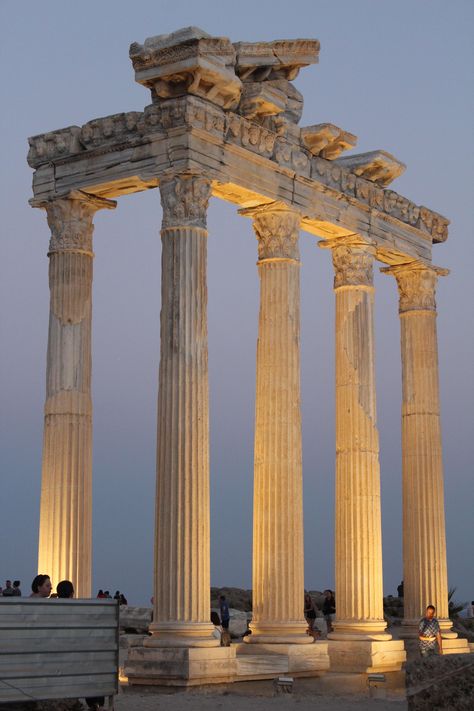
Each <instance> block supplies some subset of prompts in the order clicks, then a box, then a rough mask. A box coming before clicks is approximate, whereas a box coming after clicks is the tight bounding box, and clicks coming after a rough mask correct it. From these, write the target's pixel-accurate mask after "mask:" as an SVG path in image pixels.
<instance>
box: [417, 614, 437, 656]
mask: <svg viewBox="0 0 474 711" xmlns="http://www.w3.org/2000/svg"><path fill="white" fill-rule="evenodd" d="M435 612H436V608H435V607H434V606H433V605H428V607H427V608H426V612H425V616H424V617H422V618H421V620H420V624H419V626H418V640H419V648H420V654H421V656H422V657H429V656H431V655H432V654H436V651H438V654H442V653H443V643H442V640H441V630H440V627H439V622H438V620H437V619H436V617H435ZM436 647H438V650H436Z"/></svg>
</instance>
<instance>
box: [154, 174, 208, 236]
mask: <svg viewBox="0 0 474 711" xmlns="http://www.w3.org/2000/svg"><path fill="white" fill-rule="evenodd" d="M160 194H161V205H162V207H163V222H162V227H163V229H167V228H173V227H202V228H203V229H206V224H207V223H206V218H207V206H208V203H209V198H210V197H211V183H210V181H209V180H207V178H204V177H203V176H202V175H175V176H170V177H166V178H163V179H162V180H161V182H160Z"/></svg>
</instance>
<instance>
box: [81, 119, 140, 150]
mask: <svg viewBox="0 0 474 711" xmlns="http://www.w3.org/2000/svg"><path fill="white" fill-rule="evenodd" d="M142 118H143V113H142V112H141V111H128V112H127V113H122V114H112V116H105V117H104V118H98V119H94V120H93V121H89V122H88V123H86V124H84V126H82V128H81V132H80V141H81V143H82V145H83V146H84V147H85V148H89V147H90V148H95V147H96V146H103V145H104V144H107V143H118V142H120V141H129V140H130V139H132V138H133V137H137V138H139V136H140V124H141V121H142Z"/></svg>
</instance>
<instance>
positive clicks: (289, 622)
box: [241, 204, 313, 644]
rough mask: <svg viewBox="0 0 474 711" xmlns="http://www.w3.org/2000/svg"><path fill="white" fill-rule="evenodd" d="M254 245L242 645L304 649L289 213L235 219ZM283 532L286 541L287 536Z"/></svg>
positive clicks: (251, 212) (259, 212)
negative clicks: (243, 222)
mask: <svg viewBox="0 0 474 711" xmlns="http://www.w3.org/2000/svg"><path fill="white" fill-rule="evenodd" d="M241 214H243V215H246V216H249V217H253V226H254V230H255V234H256V236H257V239H258V271H259V276H260V315H259V329H258V343H257V392H256V405H255V454H254V457H255V463H254V498H253V506H254V517H253V582H252V610H253V614H252V623H251V625H250V628H251V630H252V634H251V635H250V636H249V637H247V638H246V641H247V642H248V643H250V644H257V643H266V642H275V643H292V642H293V643H299V644H308V643H310V642H312V641H313V639H312V637H308V635H307V634H306V628H307V623H306V621H305V619H304V617H303V608H302V605H301V601H302V599H303V597H304V560H303V548H304V545H303V481H302V461H301V412H300V262H299V246H298V239H299V224H300V217H299V215H298V213H297V212H294V211H291V210H288V208H286V207H285V206H284V205H283V206H282V205H278V204H276V205H268V206H265V207H261V208H255V209H251V208H250V209H248V210H243V211H241ZM290 532H291V533H290Z"/></svg>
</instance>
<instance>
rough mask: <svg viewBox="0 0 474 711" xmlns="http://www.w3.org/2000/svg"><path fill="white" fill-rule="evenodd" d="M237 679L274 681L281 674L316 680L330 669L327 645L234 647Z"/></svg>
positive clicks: (316, 643) (253, 645)
mask: <svg viewBox="0 0 474 711" xmlns="http://www.w3.org/2000/svg"><path fill="white" fill-rule="evenodd" d="M235 648H236V650H237V679H236V681H248V680H252V679H274V678H275V677H277V676H279V675H280V674H291V675H293V676H319V675H320V674H323V673H325V672H326V671H328V669H329V656H328V643H327V642H326V641H321V642H313V641H311V640H310V644H309V645H308V644H306V645H301V644H281V643H279V644H251V645H250V644H245V643H240V644H236V645H235Z"/></svg>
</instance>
